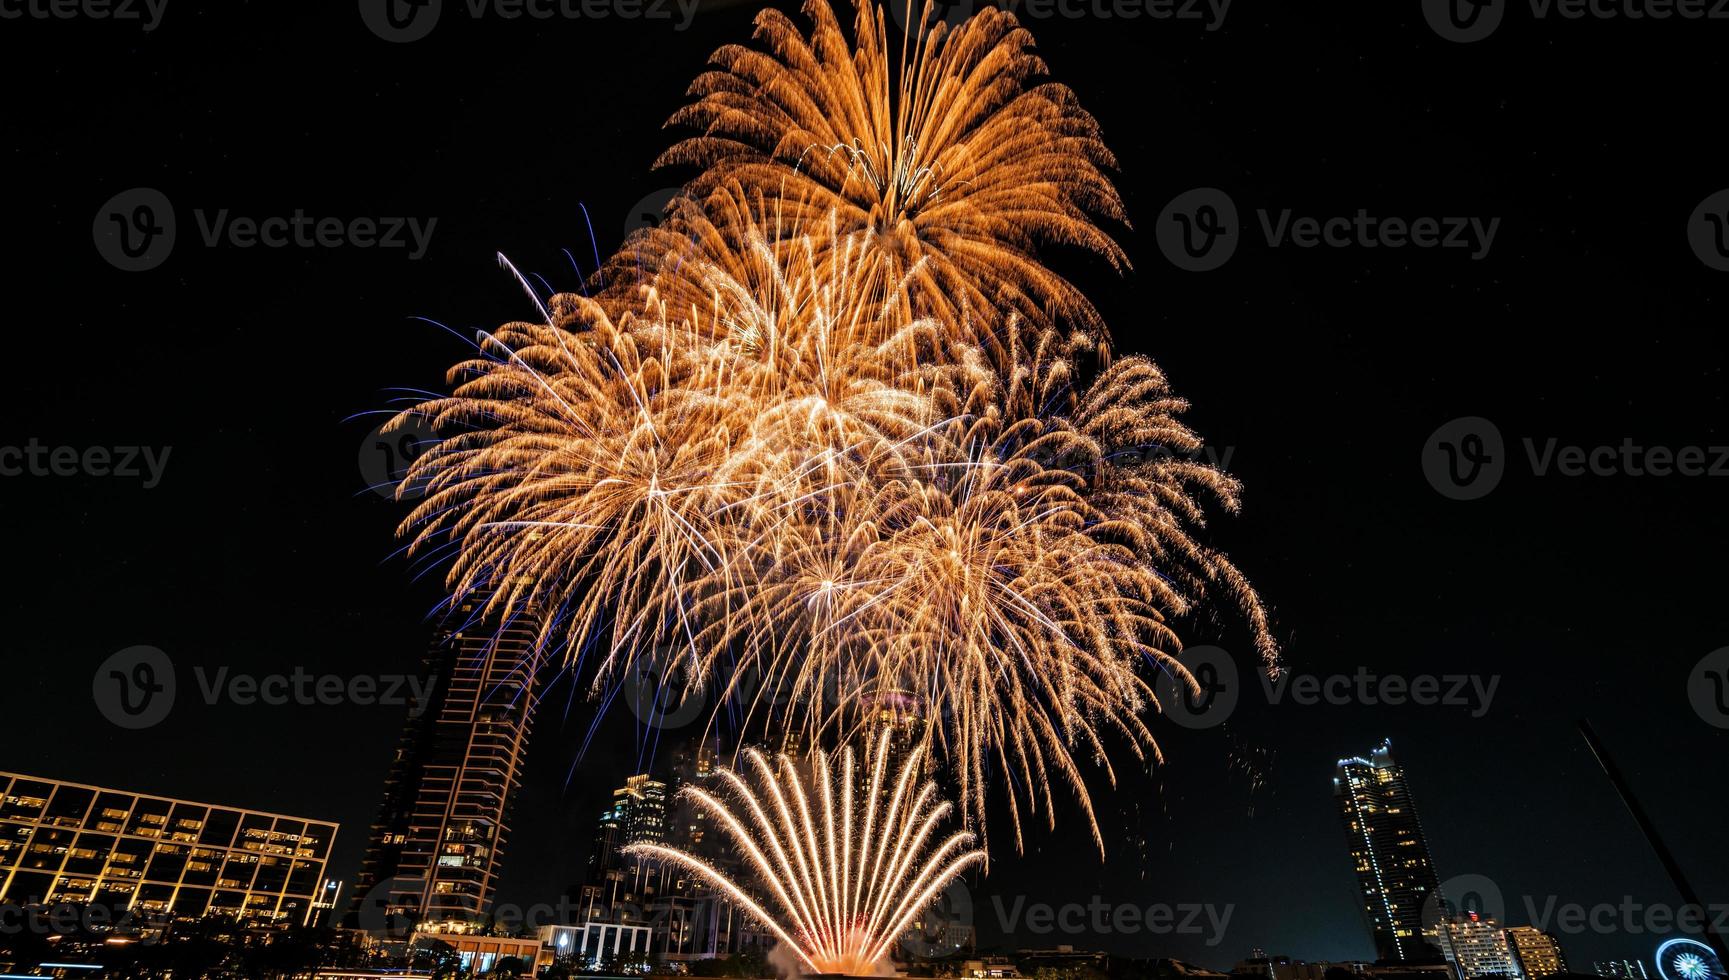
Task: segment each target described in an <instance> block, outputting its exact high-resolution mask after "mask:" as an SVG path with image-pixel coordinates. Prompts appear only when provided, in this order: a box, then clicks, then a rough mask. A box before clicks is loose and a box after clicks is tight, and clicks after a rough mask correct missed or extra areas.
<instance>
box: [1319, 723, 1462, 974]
mask: <svg viewBox="0 0 1729 980" xmlns="http://www.w3.org/2000/svg"><path fill="white" fill-rule="evenodd" d="M1333 796H1334V799H1335V800H1336V801H1337V803H1338V806H1339V815H1340V817H1341V818H1342V819H1343V821H1344V824H1345V831H1346V835H1347V842H1348V846H1349V850H1350V854H1351V865H1352V870H1353V871H1354V872H1355V873H1356V876H1357V888H1358V891H1359V893H1360V894H1361V896H1362V902H1363V913H1364V916H1365V918H1366V919H1367V920H1368V924H1369V927H1370V929H1371V931H1372V932H1373V933H1374V937H1375V949H1376V954H1377V955H1378V956H1379V957H1380V959H1381V960H1382V961H1383V962H1387V963H1422V962H1434V961H1436V960H1437V959H1439V956H1440V954H1439V951H1438V950H1437V949H1436V948H1435V939H1434V937H1433V935H1432V934H1431V935H1430V936H1425V935H1424V929H1423V905H1424V903H1425V902H1428V901H1429V900H1430V899H1431V898H1433V899H1434V900H1435V902H1436V904H1435V905H1434V906H1432V908H1439V907H1442V906H1441V905H1440V903H1441V901H1442V897H1441V895H1440V881H1439V880H1438V878H1437V877H1436V875H1435V865H1434V862H1433V860H1431V858H1430V857H1429V844H1428V840H1427V838H1425V837H1424V836H1423V825H1422V823H1421V822H1420V821H1419V820H1418V818H1417V807H1416V804H1414V803H1413V802H1412V801H1411V791H1410V787H1409V786H1407V785H1406V782H1405V770H1404V768H1403V767H1401V766H1399V765H1398V764H1397V763H1395V762H1394V761H1393V749H1392V742H1391V740H1388V741H1386V742H1382V743H1381V745H1380V746H1379V747H1377V748H1376V749H1375V750H1374V751H1373V752H1371V753H1370V754H1369V756H1368V757H1367V758H1363V757H1361V756H1359V757H1356V758H1352V759H1340V760H1339V764H1338V770H1337V771H1336V773H1335V774H1334V777H1333Z"/></svg>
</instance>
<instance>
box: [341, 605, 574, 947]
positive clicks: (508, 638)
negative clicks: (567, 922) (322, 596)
mask: <svg viewBox="0 0 1729 980" xmlns="http://www.w3.org/2000/svg"><path fill="white" fill-rule="evenodd" d="M483 604H484V599H482V598H478V597H477V598H475V599H471V600H470V601H469V602H468V603H466V604H465V605H464V606H463V607H461V608H460V609H458V610H457V611H456V612H454V613H453V614H452V617H451V619H450V620H449V622H450V623H452V624H455V625H453V626H452V627H450V628H446V629H442V630H441V631H440V632H439V634H438V636H437V637H436V639H435V640H434V642H433V645H432V650H431V652H430V653H429V654H428V656H427V657H426V658H425V660H424V661H423V665H424V669H425V671H426V673H427V674H428V675H429V676H430V677H431V678H432V679H433V681H432V684H433V686H432V690H433V692H434V693H433V695H432V696H431V697H430V698H429V702H430V703H428V704H425V705H416V706H415V708H414V709H413V711H412V713H411V716H410V718H409V721H408V724H407V726H406V727H405V728H404V730H403V735H402V738H401V740H400V742H399V743H398V745H397V749H396V755H395V757H394V758H393V759H392V761H391V766H390V773H389V775H388V777H387V778H386V780H385V787H384V801H383V803H382V804H381V805H380V807H379V812H378V818H377V820H376V821H375V822H374V823H373V825H372V830H371V837H370V840H369V842H368V845H367V851H366V857H365V860H364V862H363V863H362V865H361V873H360V880H359V884H358V886H357V887H356V888H355V890H354V901H353V904H352V905H351V907H350V909H349V916H348V924H349V925H352V926H358V927H360V928H364V929H368V930H371V931H379V930H381V929H385V928H391V927H392V924H394V923H402V922H406V923H413V924H416V925H424V926H425V927H426V928H427V929H430V930H432V931H438V930H446V931H450V930H461V929H463V928H466V927H467V926H469V925H471V924H473V923H475V922H476V921H478V920H480V919H482V918H484V917H485V916H486V915H487V914H488V913H489V912H491V910H492V899H493V894H494V891H495V888H496V885H497V880H498V875H499V873H500V871H501V869H502V866H503V862H504V852H505V847H506V844H507V843H508V839H509V836H510V818H511V809H512V806H513V804H514V802H515V799H516V795H517V792H518V790H519V789H520V787H521V785H522V770H523V764H524V756H525V753H526V750H527V746H528V737H529V733H530V731H531V729H532V726H533V721H534V710H535V707H536V705H537V703H538V701H539V696H540V687H539V685H540V680H541V678H540V667H541V658H540V651H539V647H538V645H537V642H536V640H537V636H538V633H539V627H540V623H539V620H538V619H537V618H536V617H535V616H533V615H532V614H529V613H525V612H520V611H518V612H516V613H514V614H512V615H511V616H510V617H509V618H508V619H507V620H506V621H505V622H503V623H502V624H498V625H494V624H493V623H491V622H488V621H486V620H485V619H483V618H482V613H481V608H480V607H481V606H482V605H483Z"/></svg>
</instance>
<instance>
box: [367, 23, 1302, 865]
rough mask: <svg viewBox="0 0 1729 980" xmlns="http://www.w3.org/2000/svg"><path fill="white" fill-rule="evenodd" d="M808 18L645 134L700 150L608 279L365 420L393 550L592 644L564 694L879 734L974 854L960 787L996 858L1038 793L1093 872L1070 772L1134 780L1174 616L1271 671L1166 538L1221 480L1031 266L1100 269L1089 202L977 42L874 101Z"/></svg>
mask: <svg viewBox="0 0 1729 980" xmlns="http://www.w3.org/2000/svg"><path fill="white" fill-rule="evenodd" d="M806 12H807V14H809V16H810V17H811V19H812V20H813V21H814V23H815V27H814V28H813V30H812V33H811V34H810V36H809V37H808V38H807V37H806V36H804V35H802V34H799V33H798V32H797V31H796V30H794V29H793V28H792V26H791V23H790V22H789V21H787V20H786V19H785V18H784V17H782V16H781V15H779V14H776V13H774V12H772V11H769V12H765V13H764V14H762V15H761V16H760V17H759V20H758V33H759V36H760V37H762V38H763V39H764V40H765V41H766V42H767V43H768V45H769V47H770V51H768V52H759V51H752V50H747V49H743V48H725V49H722V51H721V53H720V54H719V55H717V63H718V64H719V65H720V70H719V71H717V72H711V73H710V74H709V75H705V76H704V77H703V79H702V80H701V81H699V83H698V85H697V89H696V90H697V92H698V94H699V96H700V98H699V101H698V102H697V103H696V104H695V105H693V106H692V107H690V108H689V109H687V110H686V111H685V112H684V113H682V114H681V116H680V117H679V118H680V119H682V120H684V121H688V122H698V123H700V124H702V125H704V126H705V127H706V129H707V133H706V135H704V136H702V137H699V138H697V139H695V140H692V141H689V142H687V143H685V144H681V147H680V148H678V149H675V150H674V151H673V153H672V154H671V158H672V159H675V160H691V161H697V162H702V163H705V164H707V165H708V168H709V169H708V170H707V171H705V173H704V174H703V176H701V177H700V178H698V179H697V180H696V181H695V182H693V184H692V186H691V188H690V191H689V193H688V194H687V195H686V196H684V197H681V198H680V199H678V200H677V201H675V203H674V205H673V207H672V212H671V216H670V217H669V220H668V221H667V222H666V223H665V224H663V225H662V226H661V227H660V228H658V229H655V230H652V231H648V232H644V233H642V234H639V235H637V236H634V237H633V238H632V239H631V241H630V242H629V243H628V245H627V247H626V249H625V250H624V252H623V253H621V255H620V256H619V257H618V258H617V259H616V260H615V261H614V262H613V263H612V264H611V266H610V268H611V270H612V272H611V274H610V281H611V282H612V285H611V287H610V288H608V289H606V290H605V291H604V292H603V293H602V294H601V295H600V296H598V297H597V298H596V299H595V300H588V299H584V298H580V297H575V296H569V295H560V296H557V297H554V298H553V300H552V301H551V302H550V303H549V304H548V307H547V308H546V309H545V310H544V311H543V312H544V314H545V316H544V322H542V323H512V324H509V325H506V326H505V327H502V328H500V329H499V330H498V331H496V332H494V333H490V334H484V335H483V336H482V337H481V339H480V341H479V343H478V345H477V347H478V351H477V354H476V356H475V357H473V358H471V359H469V360H467V361H465V362H463V363H461V364H459V365H457V366H456V368H454V369H453V370H452V372H451V377H450V382H451V384H452V385H453V391H452V393H451V395H450V396H449V397H445V398H439V399H434V400H431V401H428V402H426V403H424V404H421V405H418V406H415V407H414V408H412V409H410V410H409V411H408V412H407V413H404V416H403V417H402V418H401V419H399V423H400V422H402V421H405V420H406V418H407V417H409V416H421V417H424V418H426V419H429V420H430V421H431V422H432V424H433V425H434V426H435V427H436V429H437V431H438V432H439V433H440V436H441V438H442V440H443V441H442V442H441V443H440V444H438V445H437V446H436V447H434V448H433V449H432V450H431V451H429V452H428V453H426V454H425V455H423V456H422V457H421V458H419V459H418V460H417V461H416V462H415V463H414V465H413V467H412V468H411V470H410V472H409V474H408V478H407V480H406V481H405V483H404V488H405V489H413V490H416V491H420V492H424V494H425V496H424V499H422V500H421V501H420V502H419V504H418V506H417V507H416V508H415V509H414V511H413V512H412V513H411V514H410V516H409V517H408V519H407V520H406V521H405V522H404V523H403V525H402V528H401V530H402V533H404V534H405V535H408V536H410V537H412V538H413V542H412V548H413V550H414V551H415V552H416V553H418V554H422V555H427V556H434V557H436V556H441V555H445V554H449V555H452V556H453V558H452V561H451V566H450V571H449V576H448V579H447V584H448V586H449V588H450V589H451V591H452V592H453V593H454V594H455V595H457V596H458V597H462V596H468V595H476V594H478V595H484V596H485V597H486V601H487V602H488V603H489V604H490V606H491V611H492V612H493V613H494V614H498V615H504V614H507V613H510V612H514V611H516V610H519V609H533V610H536V611H537V613H538V614H540V615H541V621H542V623H543V625H542V633H541V640H542V643H543V645H544V646H545V647H546V648H547V649H559V650H563V651H565V652H566V654H567V656H568V657H569V658H571V659H572V660H577V659H579V658H581V657H582V656H584V655H585V654H584V651H588V650H590V649H594V650H597V651H598V653H597V654H596V656H595V660H596V663H595V665H594V667H593V670H592V677H593V685H594V687H593V690H594V691H595V693H597V694H604V693H605V692H606V691H608V690H610V689H611V688H612V686H613V685H616V684H618V683H621V682H622V680H623V679H624V678H625V677H626V676H627V672H629V674H631V675H634V676H635V677H638V678H642V677H649V678H652V679H654V680H655V681H656V682H657V683H660V684H663V685H665V686H666V687H667V688H668V689H669V690H670V691H671V692H674V693H676V694H682V695H695V694H697V693H699V692H701V693H704V694H708V693H715V694H718V695H720V697H719V698H718V699H717V702H716V704H717V709H716V710H717V711H718V710H719V708H718V705H721V704H730V705H734V706H741V707H742V712H741V715H742V723H743V732H742V733H741V734H750V735H754V734H758V733H760V734H762V735H765V736H767V737H768V738H770V739H773V738H776V737H782V738H784V737H785V736H787V735H790V734H792V733H797V734H799V735H800V736H802V737H804V738H806V739H808V740H809V742H810V744H824V743H829V744H846V743H850V742H852V741H854V740H856V739H858V738H860V737H861V736H862V735H863V734H864V733H866V732H869V731H871V730H872V729H873V726H875V725H877V724H878V723H880V722H881V721H883V716H884V715H885V714H888V715H891V716H893V717H894V718H896V719H898V720H899V721H901V722H903V723H905V724H907V725H910V726H912V727H914V728H915V729H916V733H917V734H918V735H919V736H920V737H921V738H922V739H923V740H925V741H927V742H928V743H929V748H930V752H931V753H932V755H933V757H935V758H936V759H938V760H940V761H941V762H942V763H943V764H945V765H947V766H949V767H950V769H951V771H952V773H953V776H954V778H955V780H956V782H957V785H958V787H959V790H960V801H961V809H962V813H963V818H964V819H965V820H966V821H967V823H968V824H970V825H973V826H976V827H978V828H979V830H980V832H981V836H982V835H983V832H984V830H985V819H984V817H985V811H986V807H987V803H988V800H989V795H990V792H991V787H992V785H993V783H992V780H991V776H992V774H994V775H995V778H996V779H997V780H998V781H1000V784H1001V785H1002V786H1003V787H1004V788H1006V790H1007V793H1006V799H1007V807H1008V811H1009V813H1010V820H1011V824H1012V828H1013V836H1014V840H1015V843H1016V845H1017V847H1019V846H1021V845H1022V843H1023V839H1024V838H1023V833H1022V825H1023V817H1024V816H1025V815H1026V814H1029V813H1032V812H1036V811H1038V810H1039V809H1041V808H1042V809H1043V810H1044V813H1045V820H1046V822H1047V823H1051V822H1053V821H1054V818H1055V815H1054V804H1055V791H1054V789H1053V785H1055V786H1067V787H1068V788H1069V789H1070V790H1071V791H1072V792H1073V794H1074V796H1075V797H1076V798H1077V799H1078V800H1079V801H1080V803H1081V806H1082V808H1083V810H1084V811H1085V813H1086V817H1087V821H1088V825H1089V829H1090V830H1091V832H1092V835H1093V837H1094V839H1095V841H1096V842H1097V843H1098V844H1099V847H1100V849H1101V852H1102V850H1103V835H1102V834H1101V832H1100V828H1099V826H1098V822H1097V820H1096V819H1095V817H1094V813H1093V808H1092V803H1091V797H1090V794H1089V792H1088V789H1087V786H1086V782H1085V771H1084V769H1083V765H1082V763H1083V761H1086V759H1087V758H1090V759H1091V760H1094V761H1097V762H1098V763H1099V764H1100V767H1101V769H1102V771H1103V772H1104V774H1105V776H1106V778H1107V779H1108V780H1110V781H1112V782H1113V783H1114V781H1115V772H1114V770H1113V768H1112V766H1111V764H1110V761H1109V760H1110V754H1111V753H1110V749H1111V743H1113V742H1120V743H1122V744H1126V745H1127V746H1128V751H1129V752H1130V753H1131V754H1132V755H1133V756H1134V757H1135V758H1136V759H1137V760H1140V759H1148V758H1151V759H1155V760H1156V759H1158V758H1159V757H1160V756H1159V749H1158V745H1157V743H1156V741H1155V739H1154V737H1153V732H1152V731H1151V729H1150V728H1149V727H1148V725H1147V722H1146V712H1147V709H1149V708H1156V707H1157V699H1156V697H1155V696H1154V693H1153V690H1152V688H1151V686H1150V684H1149V678H1150V676H1151V675H1152V673H1153V672H1154V671H1165V672H1168V673H1170V674H1172V675H1174V676H1175V677H1177V678H1178V679H1179V681H1181V682H1183V683H1187V684H1189V685H1191V686H1192V685H1193V684H1194V680H1193V678H1191V677H1189V675H1188V673H1187V671H1185V670H1184V669H1183V667H1182V666H1181V665H1180V663H1179V662H1178V661H1177V659H1176V654H1177V653H1178V652H1179V651H1180V650H1181V640H1180V638H1179V636H1178V634H1177V632H1176V630H1175V626H1174V622H1175V620H1176V619H1178V618H1180V617H1185V616H1188V615H1191V614H1192V613H1193V612H1194V611H1195V610H1196V609H1197V607H1198V606H1200V605H1201V604H1202V603H1204V602H1206V601H1208V600H1222V601H1224V602H1226V603H1229V604H1231V605H1234V606H1235V607H1236V608H1237V609H1238V610H1240V611H1241V613H1242V614H1243V615H1244V617H1245V619H1246V620H1247V621H1248V624H1249V626H1250V628H1251V630H1252V633H1253V636H1254V642H1255V644H1256V646H1257V648H1258V651H1259V654H1260V655H1261V657H1262V658H1263V659H1264V661H1265V662H1266V664H1267V665H1268V666H1269V667H1271V665H1272V664H1273V663H1274V660H1275V657H1276V648H1275V645H1274V643H1273V640H1272V637H1271V633H1270V630H1269V627H1268V618H1267V614H1266V612H1265V610H1264V608H1263V607H1262V604H1261V602H1260V599H1259V598H1258V597H1257V596H1256V594H1255V592H1254V590H1253V589H1252V588H1251V587H1250V586H1249V584H1248V582H1247V580H1246V579H1245V577H1244V576H1243V575H1242V573H1241V572H1240V571H1239V570H1238V569H1237V568H1236V567H1235V565H1233V564H1232V563H1231V562H1230V561H1229V560H1228V559H1226V558H1225V557H1224V556H1223V555H1220V554H1218V553H1217V552H1215V551H1213V550H1211V549H1210V548H1208V547H1206V546H1205V545H1204V544H1203V543H1202V541H1201V540H1200V532H1201V531H1202V530H1203V529H1204V527H1205V523H1206V515H1207V513H1208V510H1209V507H1219V508H1222V509H1224V510H1226V511H1234V510H1236V508H1237V506H1238V494H1239V487H1238V484H1237V482H1236V480H1235V479H1234V478H1232V477H1231V476H1229V475H1228V474H1226V473H1224V472H1223V471H1222V470H1220V469H1219V468H1218V467H1216V466H1213V465H1211V464H1210V463H1207V462H1205V461H1203V460H1202V459H1200V458H1198V455H1197V453H1198V451H1199V450H1200V448H1201V445H1202V444H1201V440H1200V438H1199V437H1198V436H1197V435H1196V434H1195V433H1194V432H1193V431H1192V430H1191V429H1189V428H1188V427H1187V426H1186V425H1184V424H1183V422H1182V421H1181V416H1182V414H1183V412H1184V411H1185V410H1186V409H1187V404H1186V402H1184V401H1183V400H1182V399H1180V398H1178V397H1177V396H1176V395H1175V394H1174V393H1173V392H1172V390H1171V388H1170V385H1169V383H1168V382H1167V380H1166V378H1165V376H1164V375H1163V373H1162V372H1161V371H1159V369H1158V368H1157V367H1156V366H1155V365H1154V364H1153V363H1152V362H1151V361H1149V360H1147V359H1145V358H1142V357H1126V358H1116V359H1112V358H1110V357H1108V356H1106V355H1105V354H1104V353H1103V351H1102V340H1101V338H1100V336H1099V334H1098V332H1097V330H1096V327H1097V320H1096V315H1095V314H1094V313H1093V312H1092V307H1091V306H1090V305H1088V304H1087V303H1086V301H1085V299H1084V297H1081V296H1080V294H1079V293H1078V292H1076V291H1075V290H1074V289H1073V287H1071V286H1070V285H1069V284H1068V283H1066V282H1065V281H1064V280H1062V279H1061V278H1060V277H1057V276H1056V275H1055V274H1054V273H1052V272H1050V271H1049V270H1047V269H1045V268H1044V267H1043V266H1042V265H1040V264H1039V263H1038V261H1037V258H1036V255H1035V252H1034V249H1035V247H1036V246H1037V245H1038V244H1039V243H1040V242H1043V241H1050V240H1055V241H1063V242H1068V243H1072V244H1081V245H1084V246H1087V247H1090V248H1093V249H1095V250H1098V251H1101V252H1103V253H1105V254H1106V255H1107V256H1111V257H1113V258H1115V257H1118V253H1117V251H1116V246H1115V245H1114V244H1112V243H1111V242H1110V240H1109V239H1108V238H1107V237H1106V236H1104V235H1103V233H1102V232H1099V231H1098V229H1097V228H1096V227H1094V226H1093V224H1092V223H1091V219H1090V218H1089V214H1090V213H1094V212H1096V213H1101V214H1105V215H1108V216H1116V215H1118V214H1119V212H1120V208H1119V206H1118V204H1117V198H1116V195H1115V192H1114V191H1112V190H1111V189H1110V186H1109V183H1108V182H1107V181H1105V179H1104V178H1103V176H1102V175H1101V172H1100V170H1099V167H1100V166H1101V165H1103V164H1105V163H1108V159H1109V158H1108V154H1106V153H1105V151H1104V148H1103V145H1102V144H1101V143H1099V141H1098V137H1097V132H1096V126H1095V125H1094V123H1093V122H1092V120H1091V118H1090V117H1088V116H1087V115H1086V114H1085V113H1084V112H1082V111H1081V110H1080V109H1079V107H1078V106H1077V105H1075V103H1074V99H1073V95H1072V93H1069V92H1068V90H1066V89H1062V88H1060V87H1058V86H1054V85H1049V84H1043V85H1037V86H1031V85H1029V84H1028V80H1029V79H1030V78H1032V77H1034V76H1035V75H1037V74H1039V73H1040V72H1042V71H1043V66H1042V65H1041V64H1039V63H1038V62H1037V59H1036V58H1034V57H1033V56H1032V55H1031V53H1030V43H1031V42H1030V38H1029V37H1028V36H1027V35H1026V32H1025V31H1024V30H1022V29H1021V28H1019V27H1018V26H1016V24H1015V22H1014V19H1013V17H1012V16H1011V15H1009V14H1006V13H1003V12H1001V11H997V10H994V9H987V10H985V11H982V12H981V13H979V14H978V15H976V16H975V17H974V18H973V19H972V20H969V21H967V22H966V23H965V24H963V25H961V26H960V27H959V28H958V29H956V30H955V31H953V32H952V33H950V32H947V31H946V30H945V29H944V28H943V27H940V26H939V27H936V28H932V29H930V30H928V31H924V30H921V31H917V32H914V33H913V34H912V35H910V37H909V39H908V40H907V42H906V45H905V46H904V47H903V50H902V54H901V57H902V69H901V70H900V72H899V74H898V81H897V83H896V84H895V85H894V86H893V87H891V86H890V83H889V68H888V54H887V50H888V49H887V42H886V40H885V38H886V34H885V31H884V27H883V22H882V15H881V12H880V11H879V10H878V9H877V8H876V7H874V6H873V5H872V4H870V3H862V4H861V5H860V12H859V17H858V21H857V25H856V29H855V37H856V38H857V42H856V47H854V46H852V45H851V44H849V42H848V41H847V40H846V38H845V36H844V34H843V33H842V32H841V31H840V28H839V26H838V23H837V22H836V21H835V20H834V16H833V14H832V12H831V11H829V9H828V7H827V6H826V5H825V4H824V3H822V2H813V3H807V5H806ZM1029 133H1031V134H1032V136H1031V137H1029V136H1028V135H1027V134H1029ZM812 147H816V148H817V149H818V150H820V151H821V152H816V153H815V154H814V156H813V155H812V153H811V152H810V151H811V148H812ZM814 161H820V162H814ZM885 216H888V217H892V218H893V224H892V226H891V225H890V224H885V223H884V222H885V220H886V218H885ZM638 268H640V269H641V270H642V275H641V276H640V278H631V277H630V276H627V275H625V274H624V272H625V271H626V270H634V269H638ZM513 271H514V270H513ZM519 278H520V277H519ZM665 650H671V651H673V655H672V656H670V657H665V658H663V657H662V656H661V655H660V653H659V651H665ZM584 666H586V665H584Z"/></svg>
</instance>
